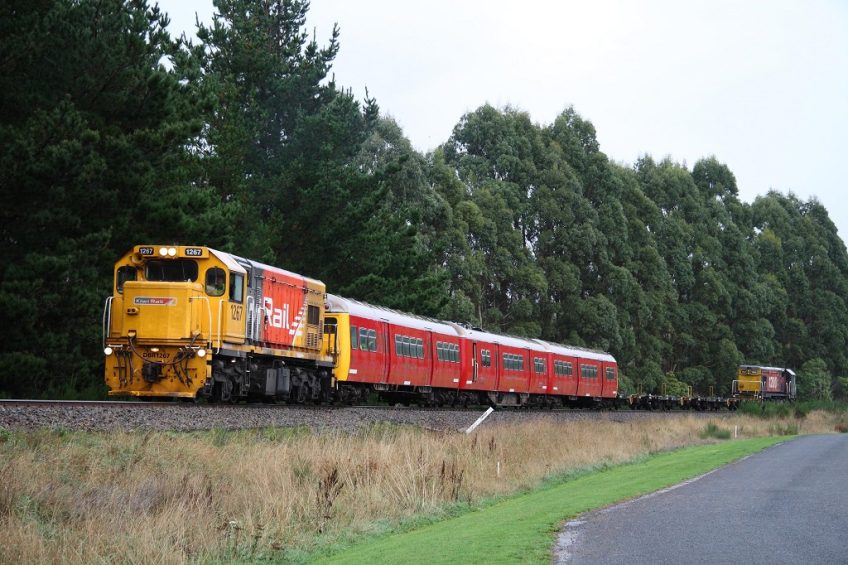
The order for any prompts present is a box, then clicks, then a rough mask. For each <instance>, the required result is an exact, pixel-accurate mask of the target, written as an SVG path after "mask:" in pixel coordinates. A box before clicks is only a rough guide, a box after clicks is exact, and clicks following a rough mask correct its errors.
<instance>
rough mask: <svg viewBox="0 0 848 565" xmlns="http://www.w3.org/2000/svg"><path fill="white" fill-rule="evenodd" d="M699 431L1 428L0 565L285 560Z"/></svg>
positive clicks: (804, 423) (622, 426)
mask: <svg viewBox="0 0 848 565" xmlns="http://www.w3.org/2000/svg"><path fill="white" fill-rule="evenodd" d="M836 418H837V417H835V416H832V415H829V414H826V413H822V412H819V413H815V412H814V413H811V414H810V415H808V417H807V418H806V419H804V420H800V421H799V420H784V421H774V420H760V419H753V418H749V417H743V416H738V417H730V418H721V419H716V420H715V421H714V423H715V424H716V425H717V426H719V427H720V428H724V429H729V430H731V431H732V430H734V427H736V429H738V432H739V437H753V436H762V435H771V434H775V433H781V432H786V431H790V432H794V431H795V430H796V426H797V427H798V431H799V432H801V433H816V432H830V431H833V430H834V426H835V425H837V423H838V422H836ZM707 423H708V420H704V419H696V418H692V417H686V416H681V417H679V418H661V419H660V418H658V419H648V420H642V421H638V422H633V423H615V422H610V421H596V422H590V421H582V422H570V423H553V422H550V421H545V420H534V421H531V422H528V423H524V424H520V425H510V426H498V427H489V428H486V427H483V428H482V429H480V430H479V431H478V432H477V433H475V434H473V435H471V436H466V435H464V434H456V433H444V434H437V433H433V432H423V431H420V430H417V429H412V428H398V427H386V426H378V427H375V428H373V429H371V430H369V431H368V432H364V433H358V434H353V435H351V434H345V433H341V432H338V433H322V434H313V433H311V432H308V431H304V430H281V429H272V430H258V431H247V432H244V431H243V432H221V431H217V432H208V433H200V434H176V433H116V434H91V433H61V432H48V431H42V432H34V433H14V434H9V433H5V434H0V562H3V563H32V562H85V563H95V562H112V561H116V560H117V561H120V562H129V563H183V562H192V561H228V560H230V559H246V560H254V559H259V558H263V557H266V558H267V557H275V558H283V557H285V556H286V555H288V556H289V557H291V556H292V555H296V554H297V553H296V552H297V551H301V550H307V551H308V550H310V549H312V548H314V547H316V545H319V544H326V543H332V542H333V541H335V540H338V539H340V538H344V537H346V536H349V535H355V534H357V533H362V532H367V531H373V530H375V529H380V528H387V527H391V526H392V525H394V524H397V523H398V522H399V521H402V520H403V519H405V518H408V517H410V516H413V515H416V514H421V513H424V514H431V515H432V514H437V513H438V512H439V511H440V510H442V509H444V508H446V507H449V506H450V505H451V504H452V503H457V502H458V503H467V502H470V503H474V502H477V501H479V500H481V499H483V498H487V497H491V496H496V495H501V494H506V493H511V492H515V491H516V490H519V489H523V488H529V487H533V486H535V485H538V484H539V482H540V481H541V480H543V479H544V478H546V477H550V476H552V475H556V474H560V473H564V472H568V471H572V470H577V469H583V468H587V467H592V466H596V465H599V464H605V463H618V462H622V461H626V460H630V459H634V458H637V457H639V456H642V455H644V454H647V453H651V452H656V451H661V450H666V449H671V448H675V447H680V446H684V445H692V444H697V443H704V442H705V441H712V440H709V439H703V438H702V437H701V435H702V432H703V431H704V428H705V426H706V425H707ZM0 431H2V430H0ZM731 441H732V440H731ZM284 552H287V553H284ZM291 552H295V553H291Z"/></svg>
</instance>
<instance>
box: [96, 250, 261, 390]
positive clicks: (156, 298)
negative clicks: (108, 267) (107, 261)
mask: <svg viewBox="0 0 848 565" xmlns="http://www.w3.org/2000/svg"><path fill="white" fill-rule="evenodd" d="M244 283H245V269H244V268H243V267H242V266H241V265H239V264H238V263H237V262H235V261H233V260H232V259H231V258H230V257H229V256H227V255H225V254H218V253H216V252H214V251H213V250H210V249H208V248H205V247H179V246H173V247H156V246H144V245H142V246H136V247H135V248H133V250H132V251H130V252H129V253H127V254H126V255H125V256H124V257H122V258H121V259H120V260H119V261H118V262H117V263H116V265H115V277H114V286H113V292H112V296H110V297H109V298H108V299H107V301H106V305H105V307H104V313H103V334H104V343H103V346H104V354H105V355H106V383H107V385H108V386H109V388H110V391H109V394H110V395H131V396H165V397H188V398H193V397H195V396H196V395H197V393H198V391H199V390H200V389H202V387H203V386H204V385H205V384H206V382H207V379H208V378H209V377H210V376H211V368H210V366H209V363H208V361H209V360H210V358H211V353H212V352H213V351H215V349H218V348H220V347H221V343H222V342H223V341H224V340H226V341H228V342H236V343H238V342H243V341H244V327H245V326H244V318H245V316H244V298H245V288H244Z"/></svg>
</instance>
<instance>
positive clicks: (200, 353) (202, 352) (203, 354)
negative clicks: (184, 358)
mask: <svg viewBox="0 0 848 565" xmlns="http://www.w3.org/2000/svg"><path fill="white" fill-rule="evenodd" d="M197 356H198V357H200V358H201V359H203V358H204V357H206V350H205V349H203V348H202V347H201V348H200V349H198V350H197Z"/></svg>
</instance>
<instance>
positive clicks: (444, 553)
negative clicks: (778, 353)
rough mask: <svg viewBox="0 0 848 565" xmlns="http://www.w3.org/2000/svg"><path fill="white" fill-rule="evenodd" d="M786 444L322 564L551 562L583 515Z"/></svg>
mask: <svg viewBox="0 0 848 565" xmlns="http://www.w3.org/2000/svg"><path fill="white" fill-rule="evenodd" d="M781 441H785V438H779V437H764V438H755V439H749V440H741V441H734V442H730V443H722V444H715V445H702V446H697V447H689V448H684V449H680V450H677V451H673V452H669V453H662V454H659V455H654V456H650V457H647V458H645V459H644V460H641V461H639V462H636V463H631V464H625V465H618V466H613V467H609V468H606V469H603V470H601V471H596V472H590V473H587V474H582V475H579V476H577V477H576V478H573V479H570V480H566V481H565V482H561V483H558V484H551V485H549V486H546V487H543V488H541V489H539V490H537V491H535V492H532V493H530V494H525V495H521V496H517V497H514V498H509V499H506V500H502V501H500V502H497V503H495V504H492V505H491V506H488V507H485V508H483V509H480V510H477V511H472V512H469V513H467V514H464V515H462V516H459V517H456V518H452V519H448V520H444V521H442V522H437V523H434V524H431V525H428V526H424V527H422V528H419V529H416V530H412V531H409V532H406V533H402V534H396V535H391V536H385V537H381V538H378V539H375V540H370V541H367V542H363V543H360V544H357V545H355V546H353V547H351V548H350V549H348V550H346V551H343V552H341V553H337V554H334V555H330V556H323V557H320V558H319V559H318V562H319V563H369V562H371V563H484V562H485V563H493V562H503V563H514V562H522V563H530V562H535V563H549V562H550V559H551V547H552V545H553V543H554V541H555V540H554V537H555V535H554V534H555V532H556V531H557V530H558V528H559V525H560V524H561V523H562V522H563V520H565V519H568V518H571V517H573V516H576V515H577V514H580V513H583V512H586V511H588V510H593V509H596V508H600V507H603V506H607V505H610V504H613V503H616V502H619V501H622V500H626V499H629V498H633V497H636V496H640V495H643V494H646V493H649V492H653V491H656V490H659V489H663V488H666V487H669V486H671V485H674V484H677V483H679V482H681V481H684V480H686V479H690V478H692V477H696V476H698V475H701V474H703V473H706V472H707V471H710V470H712V469H715V468H717V467H720V466H722V465H725V464H727V463H730V462H732V461H735V460H737V459H740V458H741V457H744V456H746V455H749V454H751V453H754V452H757V451H760V450H762V449H764V448H766V447H769V446H771V445H774V444H775V443H778V442H781Z"/></svg>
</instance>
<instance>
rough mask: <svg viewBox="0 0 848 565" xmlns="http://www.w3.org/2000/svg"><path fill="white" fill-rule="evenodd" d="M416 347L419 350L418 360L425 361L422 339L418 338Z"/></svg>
mask: <svg viewBox="0 0 848 565" xmlns="http://www.w3.org/2000/svg"><path fill="white" fill-rule="evenodd" d="M416 347H417V350H418V358H419V359H424V340H423V339H421V338H418V341H417V342H416Z"/></svg>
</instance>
